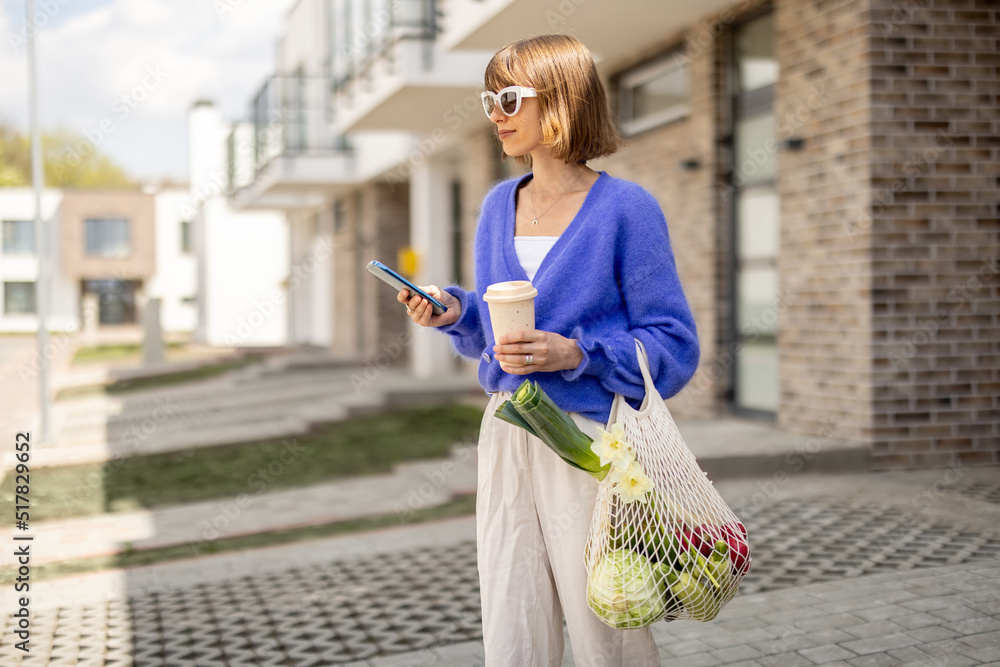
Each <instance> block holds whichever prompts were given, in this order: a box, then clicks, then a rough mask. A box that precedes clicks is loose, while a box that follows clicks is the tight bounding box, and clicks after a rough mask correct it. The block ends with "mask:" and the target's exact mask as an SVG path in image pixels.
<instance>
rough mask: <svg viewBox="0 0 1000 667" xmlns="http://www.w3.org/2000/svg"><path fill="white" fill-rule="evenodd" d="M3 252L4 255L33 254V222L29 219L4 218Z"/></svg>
mask: <svg viewBox="0 0 1000 667" xmlns="http://www.w3.org/2000/svg"><path fill="white" fill-rule="evenodd" d="M3 253H4V254H5V255H33V254H35V223H34V222H32V221H31V220H4V221H3Z"/></svg>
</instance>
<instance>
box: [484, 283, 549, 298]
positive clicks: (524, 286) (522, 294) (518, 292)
mask: <svg viewBox="0 0 1000 667" xmlns="http://www.w3.org/2000/svg"><path fill="white" fill-rule="evenodd" d="M537 295H538V290H536V289H535V288H534V287H533V286H532V285H531V281H530V280H508V281H506V282H502V283H493V284H492V285H490V286H489V287H487V288H486V294H484V295H483V300H484V301H487V302H490V303H511V302H514V301H524V300H526V299H533V298H535V297H536V296H537Z"/></svg>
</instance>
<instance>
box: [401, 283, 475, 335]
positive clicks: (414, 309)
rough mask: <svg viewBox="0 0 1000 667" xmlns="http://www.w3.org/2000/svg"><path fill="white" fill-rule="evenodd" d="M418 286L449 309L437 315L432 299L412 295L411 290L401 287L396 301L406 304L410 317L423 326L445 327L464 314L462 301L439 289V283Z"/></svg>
mask: <svg viewBox="0 0 1000 667" xmlns="http://www.w3.org/2000/svg"><path fill="white" fill-rule="evenodd" d="M417 287H419V288H420V289H422V290H423V291H425V292H427V293H428V294H430V295H431V296H432V297H434V298H435V299H437V300H438V301H440V302H441V303H442V304H443V305H444V307H445V308H447V309H448V310H446V311H444V312H443V313H441V314H440V315H435V314H434V309H433V307H432V306H431V302H430V301H428V300H427V299H425V298H424V297H422V296H420V295H419V294H414V295H413V296H412V297H411V296H410V290H408V289H401V290H399V294H397V295H396V301H399V302H400V303H402V304H406V310H407V314H408V315H409V316H410V319H412V320H413V321H414V322H416V323H417V324H419V325H420V326H422V327H443V326H447V325H449V324H454V323H455V322H458V318H460V317H461V316H462V302H461V301H459V300H458V299H456V298H455V297H454V296H453V295H452V294H451V293H449V292H445V291H444V290H441V289H438V287H437V285H417Z"/></svg>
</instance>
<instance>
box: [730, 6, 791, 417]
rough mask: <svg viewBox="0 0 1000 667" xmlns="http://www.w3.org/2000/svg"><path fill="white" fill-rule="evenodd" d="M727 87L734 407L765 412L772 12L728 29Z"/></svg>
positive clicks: (769, 343)
mask: <svg viewBox="0 0 1000 667" xmlns="http://www.w3.org/2000/svg"><path fill="white" fill-rule="evenodd" d="M732 54H733V59H732V67H731V78H730V80H731V81H732V82H733V86H732V111H733V112H732V115H731V116H730V117H731V118H732V128H731V130H732V137H733V150H732V169H731V173H730V185H731V186H732V187H731V194H732V198H731V200H730V201H731V202H732V210H731V220H732V238H733V253H732V270H731V275H732V285H731V287H732V290H731V292H730V293H731V294H732V304H733V312H732V318H731V321H732V322H733V325H734V331H733V340H734V341H736V342H737V345H738V352H737V355H736V359H735V363H734V364H733V366H732V369H733V377H732V386H733V407H734V410H735V412H737V413H743V414H749V415H759V416H765V417H766V416H771V417H773V416H774V414H775V413H776V412H777V409H778V386H779V384H778V348H777V332H778V328H777V297H778V269H777V256H778V242H779V228H780V224H779V222H780V221H779V210H780V207H779V201H778V192H777V188H776V179H777V154H776V153H777V147H778V144H777V142H776V140H775V130H774V125H775V116H774V84H775V82H776V81H777V79H778V62H777V60H776V59H775V57H774V25H773V15H772V14H771V13H767V14H764V15H761V16H758V17H756V18H754V19H752V20H750V21H747V22H746V23H743V24H741V25H739V26H737V27H736V28H735V30H734V31H733V49H732Z"/></svg>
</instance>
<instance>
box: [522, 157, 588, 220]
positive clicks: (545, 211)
mask: <svg viewBox="0 0 1000 667" xmlns="http://www.w3.org/2000/svg"><path fill="white" fill-rule="evenodd" d="M581 178H583V172H582V171H581V172H580V174H579V175H578V176H577V177H576V181H574V182H573V185H576V184H577V183H579V182H580V179H581ZM573 185H571V186H570V187H569V190H566V192H564V193H562V194H561V195H559V196H558V197H556V198H555V199H553V200H552V203H551V204H549V207H548V208H546V209H545V210H544V211H542V214H541V215H536V216H535V218H534V220H532V221H531V226H532V227H537V226H538V219H539V218H540V217H542V215H545V214H546V213H548V212H549V209H550V208H552V207H553V206H555V205H556V202H557V201H559V200H560V199H562V198H563V197H565V196H566V195H567V194H569V192H570V190H572V189H573ZM531 210H532V211H537V210H538V207H537V206H535V188H534V187H532V188H531Z"/></svg>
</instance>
